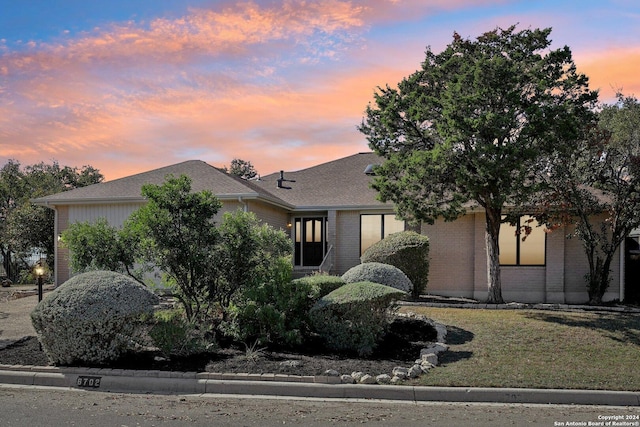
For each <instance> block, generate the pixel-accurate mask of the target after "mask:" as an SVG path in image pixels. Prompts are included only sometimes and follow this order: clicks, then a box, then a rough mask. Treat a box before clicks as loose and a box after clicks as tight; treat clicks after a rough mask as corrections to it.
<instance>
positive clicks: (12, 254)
mask: <svg viewBox="0 0 640 427" xmlns="http://www.w3.org/2000/svg"><path fill="white" fill-rule="evenodd" d="M103 179H104V177H103V176H102V174H100V172H99V171H98V170H97V169H94V168H93V167H91V166H84V167H83V168H81V169H79V168H73V167H70V166H64V167H61V166H60V165H59V164H58V162H53V163H52V164H45V163H43V162H41V163H38V164H35V165H31V166H26V167H24V168H21V167H20V163H19V162H17V161H15V160H9V161H8V162H7V163H6V164H5V165H4V166H3V168H2V170H0V198H1V201H0V251H1V252H2V256H3V261H4V266H5V270H6V271H7V274H8V275H9V277H10V278H11V280H14V281H15V280H17V279H18V277H17V276H18V267H19V264H18V263H17V262H16V260H19V261H20V263H21V264H22V267H26V268H28V265H27V264H26V261H25V259H26V258H28V257H29V256H30V255H31V254H33V253H34V252H40V253H41V254H43V255H44V256H45V257H47V258H52V257H49V255H51V254H53V251H54V232H53V230H54V212H53V210H51V209H47V208H45V207H42V206H36V205H34V204H33V203H31V201H30V200H31V199H33V198H37V197H42V196H46V195H50V194H55V193H59V192H62V191H67V190H72V189H74V188H78V187H84V186H86V185H91V184H96V183H99V182H102V180H103Z"/></svg>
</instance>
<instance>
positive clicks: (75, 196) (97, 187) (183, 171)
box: [33, 160, 282, 205]
mask: <svg viewBox="0 0 640 427" xmlns="http://www.w3.org/2000/svg"><path fill="white" fill-rule="evenodd" d="M167 175H173V176H176V177H177V176H180V175H187V176H189V177H190V178H191V180H192V183H191V188H192V190H193V191H195V192H197V191H202V190H205V189H206V190H210V191H211V192H213V193H214V194H215V195H216V196H217V197H219V198H230V197H233V198H235V197H238V196H245V197H263V198H265V199H267V200H271V201H273V202H275V203H278V202H280V203H282V202H281V201H280V200H278V199H277V197H274V196H273V195H271V194H269V193H268V192H266V191H264V190H262V189H261V188H260V187H256V186H254V185H251V184H250V183H248V182H247V181H244V180H242V179H239V178H236V177H233V176H231V175H229V174H227V173H225V172H223V171H221V170H220V169H217V168H215V167H213V166H211V165H209V164H207V163H205V162H203V161H200V160H190V161H186V162H182V163H178V164H175V165H171V166H166V167H163V168H159V169H154V170H152V171H149V172H143V173H139V174H137V175H132V176H128V177H124V178H120V179H116V180H113V181H108V182H104V183H100V184H94V185H90V186H87V187H82V188H77V189H74V190H71V191H66V192H62V193H57V194H53V195H51V196H46V197H41V198H39V199H35V200H33V202H34V203H36V204H43V205H46V204H49V205H62V204H76V203H90V202H94V203H115V202H127V201H143V200H144V198H143V197H142V194H141V189H142V186H143V185H144V184H156V185H160V184H162V183H163V182H164V181H165V178H166V177H167Z"/></svg>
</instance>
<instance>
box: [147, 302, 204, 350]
mask: <svg viewBox="0 0 640 427" xmlns="http://www.w3.org/2000/svg"><path fill="white" fill-rule="evenodd" d="M205 332H206V331H203V330H202V329H199V328H198V327H197V326H196V325H194V324H193V323H191V322H188V321H187V319H186V318H185V316H184V313H183V312H182V311H181V310H176V309H173V310H160V311H157V312H155V313H154V314H153V316H151V319H150V320H149V336H150V337H151V340H152V341H153V344H154V345H155V346H156V347H158V349H159V350H160V352H161V353H162V354H163V356H165V357H171V356H188V355H191V354H197V353H201V352H203V351H206V350H208V349H210V348H211V344H210V343H209V342H208V341H207V340H206V338H205Z"/></svg>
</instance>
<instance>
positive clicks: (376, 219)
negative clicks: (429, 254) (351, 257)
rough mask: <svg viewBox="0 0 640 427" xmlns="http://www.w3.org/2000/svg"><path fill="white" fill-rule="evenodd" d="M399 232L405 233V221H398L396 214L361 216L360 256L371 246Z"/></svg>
mask: <svg viewBox="0 0 640 427" xmlns="http://www.w3.org/2000/svg"><path fill="white" fill-rule="evenodd" d="M399 231H404V221H400V220H398V219H396V216H395V214H375V215H360V255H362V254H363V253H364V251H366V250H367V249H368V248H369V246H371V245H373V244H374V243H376V242H378V241H380V240H382V239H384V238H385V237H387V236H388V235H389V234H393V233H397V232H399Z"/></svg>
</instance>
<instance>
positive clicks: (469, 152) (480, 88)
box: [359, 26, 597, 303]
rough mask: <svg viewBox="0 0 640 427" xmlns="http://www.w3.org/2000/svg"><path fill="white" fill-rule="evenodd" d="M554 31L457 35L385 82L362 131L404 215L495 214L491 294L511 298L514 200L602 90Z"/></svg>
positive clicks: (489, 222) (489, 243)
mask: <svg viewBox="0 0 640 427" xmlns="http://www.w3.org/2000/svg"><path fill="white" fill-rule="evenodd" d="M550 33H551V29H549V28H548V29H543V30H540V29H536V30H524V31H520V32H516V31H515V26H512V27H510V28H508V29H496V30H494V31H490V32H488V33H485V34H483V35H481V36H480V37H478V38H477V39H476V40H475V41H472V40H469V39H464V38H462V37H460V36H459V35H458V34H457V33H454V36H453V41H452V42H451V43H450V44H449V45H448V46H447V47H446V49H445V50H444V51H443V52H441V53H439V54H435V53H433V52H432V51H431V49H430V48H427V51H426V58H425V61H424V62H423V63H422V69H420V70H418V71H416V72H415V73H413V74H412V75H410V76H409V77H407V78H405V79H403V80H402V81H401V82H400V83H399V84H398V88H397V89H395V88H391V87H389V86H386V88H378V91H377V92H376V93H375V95H374V98H375V105H373V106H372V105H369V106H368V107H367V110H366V118H365V119H364V120H363V122H362V124H361V125H360V127H359V130H360V131H361V132H362V133H364V134H365V135H366V136H367V139H368V141H369V145H370V147H371V148H372V149H373V150H374V151H375V152H376V153H378V154H379V155H381V156H383V157H384V158H385V159H386V161H385V163H384V164H383V165H382V166H381V167H379V168H377V169H376V175H377V177H376V178H375V180H374V183H373V187H374V188H375V189H377V190H378V192H379V198H380V199H381V200H382V201H388V200H391V201H393V202H394V203H395V204H396V208H397V212H398V214H399V216H400V217H402V218H404V219H408V220H421V221H426V222H428V223H433V222H434V221H435V219H436V218H438V217H443V218H444V219H445V220H454V219H456V218H458V217H459V216H461V215H463V214H464V213H465V212H466V209H467V208H468V207H469V206H470V205H476V206H480V207H482V208H483V209H484V211H485V220H486V227H485V230H486V232H485V236H486V248H487V267H488V268H487V282H488V301H489V302H493V303H499V302H502V301H503V299H502V290H501V281H500V262H499V247H498V241H499V240H498V239H499V233H500V225H501V223H502V222H503V221H504V218H503V214H504V213H505V209H506V207H508V206H519V205H521V204H523V203H524V202H525V201H526V200H527V199H529V196H530V195H531V194H534V193H535V192H536V191H538V187H537V184H538V183H539V179H538V175H539V172H540V170H541V165H542V162H543V159H545V158H546V156H547V155H548V153H552V152H553V151H554V149H555V148H556V147H558V146H572V145H574V144H575V142H576V141H578V140H579V139H580V138H581V130H582V129H583V128H584V123H585V122H588V121H590V120H591V119H592V112H591V109H592V108H593V106H594V103H595V102H596V101H597V93H596V92H593V91H590V90H589V88H588V79H587V78H586V76H584V75H583V74H580V73H578V72H577V71H576V67H575V64H574V63H573V59H572V56H571V51H570V50H569V48H568V47H566V46H565V47H564V48H561V49H557V50H549V46H550V44H551V41H550V40H549V34H550Z"/></svg>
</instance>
